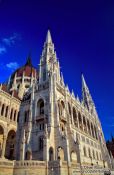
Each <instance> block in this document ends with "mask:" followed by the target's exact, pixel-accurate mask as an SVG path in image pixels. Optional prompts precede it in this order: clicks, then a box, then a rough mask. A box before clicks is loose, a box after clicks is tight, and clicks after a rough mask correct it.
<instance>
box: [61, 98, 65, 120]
mask: <svg viewBox="0 0 114 175" xmlns="http://www.w3.org/2000/svg"><path fill="white" fill-rule="evenodd" d="M61 105H62V115H63V117H65V104H64V102H63V101H61Z"/></svg>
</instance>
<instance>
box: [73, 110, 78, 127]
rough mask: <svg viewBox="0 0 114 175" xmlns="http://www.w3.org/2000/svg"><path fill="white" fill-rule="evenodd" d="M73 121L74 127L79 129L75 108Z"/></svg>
mask: <svg viewBox="0 0 114 175" xmlns="http://www.w3.org/2000/svg"><path fill="white" fill-rule="evenodd" d="M73 120H74V125H75V126H76V127H78V121H77V114H76V110H75V108H74V107H73Z"/></svg>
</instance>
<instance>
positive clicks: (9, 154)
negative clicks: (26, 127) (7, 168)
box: [5, 130, 16, 160]
mask: <svg viewBox="0 0 114 175" xmlns="http://www.w3.org/2000/svg"><path fill="white" fill-rule="evenodd" d="M15 144H16V132H15V131H14V130H10V131H9V133H8V136H7V141H6V151H5V157H6V158H7V159H10V160H14V159H15Z"/></svg>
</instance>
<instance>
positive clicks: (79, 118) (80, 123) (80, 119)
mask: <svg viewBox="0 0 114 175" xmlns="http://www.w3.org/2000/svg"><path fill="white" fill-rule="evenodd" d="M78 120H79V127H80V129H81V130H83V126H82V118H81V114H80V112H79V113H78Z"/></svg>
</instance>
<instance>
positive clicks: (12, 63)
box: [6, 62, 19, 71]
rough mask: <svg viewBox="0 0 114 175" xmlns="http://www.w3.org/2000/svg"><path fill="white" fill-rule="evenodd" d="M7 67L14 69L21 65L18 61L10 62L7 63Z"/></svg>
mask: <svg viewBox="0 0 114 175" xmlns="http://www.w3.org/2000/svg"><path fill="white" fill-rule="evenodd" d="M6 67H7V68H8V69H10V70H12V71H13V70H15V69H17V68H18V67H19V64H18V63H17V62H10V63H8V64H6Z"/></svg>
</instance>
